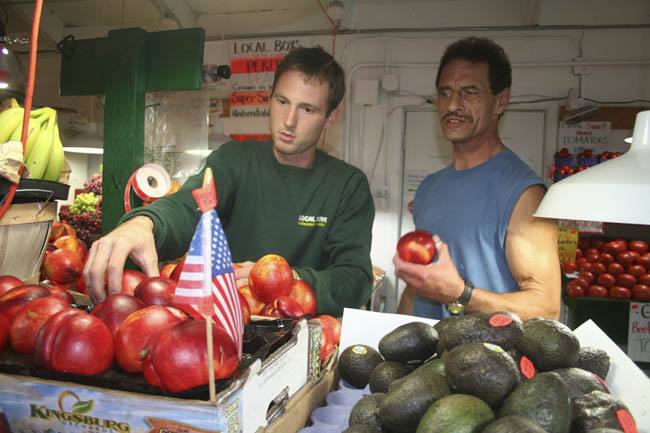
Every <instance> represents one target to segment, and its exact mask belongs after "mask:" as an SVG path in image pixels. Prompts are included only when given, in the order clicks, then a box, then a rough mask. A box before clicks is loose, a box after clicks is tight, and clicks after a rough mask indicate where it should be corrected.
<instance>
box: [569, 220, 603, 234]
mask: <svg viewBox="0 0 650 433" xmlns="http://www.w3.org/2000/svg"><path fill="white" fill-rule="evenodd" d="M560 228H561V229H576V230H578V231H579V232H580V233H583V234H587V233H589V234H601V235H602V234H604V233H605V225H604V223H603V222H602V221H581V220H560Z"/></svg>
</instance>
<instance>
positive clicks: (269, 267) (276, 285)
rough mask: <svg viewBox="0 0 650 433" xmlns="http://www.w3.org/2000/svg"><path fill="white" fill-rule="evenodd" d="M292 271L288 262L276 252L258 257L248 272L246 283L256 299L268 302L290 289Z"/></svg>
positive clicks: (287, 292) (285, 293) (285, 294)
mask: <svg viewBox="0 0 650 433" xmlns="http://www.w3.org/2000/svg"><path fill="white" fill-rule="evenodd" d="M292 281H293V272H292V271H291V266H289V263H288V262H287V261H286V260H285V259H284V257H281V256H279V255H277V254H267V255H265V256H264V257H262V258H260V259H259V260H258V261H257V262H255V264H254V265H253V267H252V268H251V271H250V273H249V274H248V285H249V286H250V288H251V290H252V291H253V294H254V295H255V297H256V298H257V299H259V300H260V301H262V302H265V303H267V304H268V303H270V302H271V301H273V300H274V299H275V298H278V297H280V296H287V295H288V294H289V291H290V290H291V282H292Z"/></svg>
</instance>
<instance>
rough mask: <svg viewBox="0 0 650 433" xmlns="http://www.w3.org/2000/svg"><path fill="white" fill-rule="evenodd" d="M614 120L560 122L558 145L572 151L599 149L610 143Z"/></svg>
mask: <svg viewBox="0 0 650 433" xmlns="http://www.w3.org/2000/svg"><path fill="white" fill-rule="evenodd" d="M611 129H612V122H579V123H576V124H567V123H565V122H560V128H559V129H558V147H566V148H567V149H569V150H571V151H575V152H576V153H577V152H580V151H581V150H583V149H598V148H601V147H602V146H607V145H608V144H609V136H610V133H611Z"/></svg>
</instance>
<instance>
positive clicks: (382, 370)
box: [369, 361, 413, 393]
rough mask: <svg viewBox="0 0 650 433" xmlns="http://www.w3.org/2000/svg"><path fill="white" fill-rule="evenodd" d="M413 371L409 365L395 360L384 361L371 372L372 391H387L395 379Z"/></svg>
mask: <svg viewBox="0 0 650 433" xmlns="http://www.w3.org/2000/svg"><path fill="white" fill-rule="evenodd" d="M411 371H413V368H412V367H411V366H409V365H406V364H402V363H401V362H395V361H384V362H382V363H381V364H379V365H377V366H376V367H375V368H373V369H372V372H371V373H370V380H369V384H370V392H384V393H385V392H387V391H388V387H389V386H390V384H391V383H393V381H394V380H396V379H400V378H402V377H404V376H406V375H407V374H409V373H410V372H411Z"/></svg>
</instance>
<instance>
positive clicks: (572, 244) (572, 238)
mask: <svg viewBox="0 0 650 433" xmlns="http://www.w3.org/2000/svg"><path fill="white" fill-rule="evenodd" d="M557 244H558V245H557V247H558V253H559V255H560V263H565V262H575V260H576V249H577V248H578V230H576V229H560V235H559V238H558V241H557Z"/></svg>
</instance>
